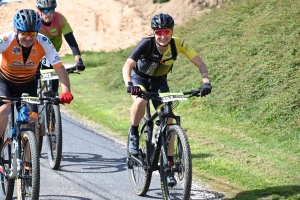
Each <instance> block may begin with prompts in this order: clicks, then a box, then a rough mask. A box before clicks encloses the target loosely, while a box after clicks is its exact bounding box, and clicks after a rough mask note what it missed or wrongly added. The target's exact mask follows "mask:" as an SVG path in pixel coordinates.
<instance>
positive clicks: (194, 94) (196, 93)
mask: <svg viewBox="0 0 300 200" xmlns="http://www.w3.org/2000/svg"><path fill="white" fill-rule="evenodd" d="M193 96H194V97H200V90H192V94H191V95H190V97H193Z"/></svg>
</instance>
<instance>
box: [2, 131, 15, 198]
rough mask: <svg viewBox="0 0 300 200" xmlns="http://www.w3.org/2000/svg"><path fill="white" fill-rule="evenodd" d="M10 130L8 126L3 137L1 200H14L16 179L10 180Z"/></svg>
mask: <svg viewBox="0 0 300 200" xmlns="http://www.w3.org/2000/svg"><path fill="white" fill-rule="evenodd" d="M9 136H10V128H9V126H7V128H6V130H5V133H4V135H3V141H4V142H3V144H2V149H1V169H0V171H1V172H0V181H1V184H0V187H1V189H0V200H9V199H12V196H13V193H14V184H15V179H10V178H9V172H10V168H9V163H10V162H11V148H12V145H11V143H10V142H9V141H10V140H9Z"/></svg>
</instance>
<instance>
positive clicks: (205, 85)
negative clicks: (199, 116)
mask: <svg viewBox="0 0 300 200" xmlns="http://www.w3.org/2000/svg"><path fill="white" fill-rule="evenodd" d="M199 89H200V96H201V97H204V96H206V95H208V94H210V93H211V89H212V86H211V85H210V83H203V85H202V86H201V87H200V88H199Z"/></svg>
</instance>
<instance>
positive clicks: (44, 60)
mask: <svg viewBox="0 0 300 200" xmlns="http://www.w3.org/2000/svg"><path fill="white" fill-rule="evenodd" d="M41 63H42V65H44V66H46V67H50V62H49V60H48V59H47V58H46V56H43V58H42V60H41Z"/></svg>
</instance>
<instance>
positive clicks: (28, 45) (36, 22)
mask: <svg viewBox="0 0 300 200" xmlns="http://www.w3.org/2000/svg"><path fill="white" fill-rule="evenodd" d="M13 24H14V31H11V32H7V33H4V34H2V35H1V36H0V53H1V56H2V59H1V66H0V96H16V97H20V96H21V95H22V93H28V94H29V95H30V96H37V83H36V79H35V73H36V70H37V68H38V65H39V62H40V60H41V58H42V57H43V56H46V57H47V59H48V60H49V61H50V63H51V64H52V66H53V67H54V69H55V72H56V74H57V75H58V77H59V80H60V81H61V85H62V93H61V95H60V101H62V102H64V103H70V102H71V101H72V99H73V95H72V94H71V88H70V81H69V77H68V74H67V72H66V70H65V68H64V66H63V64H62V63H61V60H60V57H59V56H58V53H57V51H56V50H55V48H54V46H53V44H52V43H51V41H50V40H49V39H48V38H47V37H46V36H44V35H42V34H39V33H38V30H39V28H40V26H41V18H40V16H39V15H38V14H37V12H36V11H34V10H31V9H23V10H20V11H18V12H17V13H16V14H15V15H14V21H13ZM28 106H29V109H30V112H31V113H30V116H29V117H30V119H31V120H33V121H35V124H37V106H36V105H35V106H31V105H28ZM10 109H11V107H10V105H8V104H4V105H1V106H0V138H1V136H2V133H3V131H4V129H5V127H6V125H7V121H8V115H9V114H10V112H11V110H10ZM36 128H37V126H36ZM36 131H37V129H36Z"/></svg>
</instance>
